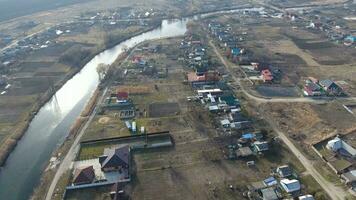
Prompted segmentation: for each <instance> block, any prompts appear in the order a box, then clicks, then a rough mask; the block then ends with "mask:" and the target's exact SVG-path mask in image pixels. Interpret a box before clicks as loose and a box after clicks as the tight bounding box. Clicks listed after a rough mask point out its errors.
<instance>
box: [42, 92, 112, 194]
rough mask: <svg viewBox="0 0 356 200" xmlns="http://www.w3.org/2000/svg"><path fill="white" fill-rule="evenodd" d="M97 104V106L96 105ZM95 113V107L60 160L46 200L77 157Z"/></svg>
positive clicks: (101, 99)
mask: <svg viewBox="0 0 356 200" xmlns="http://www.w3.org/2000/svg"><path fill="white" fill-rule="evenodd" d="M107 91H108V88H105V90H104V91H103V94H102V95H101V97H100V98H99V100H98V103H100V102H102V101H103V99H104V97H105V95H106V93H107ZM98 103H97V104H98ZM96 113H97V107H95V109H94V111H93V112H92V113H91V115H90V117H89V119H88V121H87V122H86V123H85V124H84V126H83V128H82V129H81V130H80V132H79V134H78V135H77V136H76V138H75V140H74V142H73V144H72V146H71V147H70V149H69V151H68V153H67V155H66V156H65V157H64V159H63V160H62V162H61V164H60V165H59V167H58V169H57V171H56V174H55V175H54V177H53V179H52V182H51V185H50V186H49V188H48V191H47V194H46V200H51V198H52V195H53V192H54V189H55V188H56V185H57V183H58V181H59V179H60V178H61V176H62V175H63V173H65V172H66V171H67V170H68V169H69V168H70V167H71V165H72V162H73V161H74V159H75V157H76V156H77V154H78V152H79V149H80V139H81V138H82V136H83V135H84V133H85V131H86V129H87V128H88V127H89V125H90V123H91V122H92V121H93V119H94V117H95V115H96Z"/></svg>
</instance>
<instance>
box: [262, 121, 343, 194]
mask: <svg viewBox="0 0 356 200" xmlns="http://www.w3.org/2000/svg"><path fill="white" fill-rule="evenodd" d="M265 119H266V120H267V122H268V123H269V124H270V125H271V127H272V129H273V131H274V132H276V133H277V134H278V137H279V138H280V139H281V140H282V141H283V142H284V143H285V144H286V145H287V146H288V147H289V149H290V150H291V151H292V153H293V154H294V155H295V156H296V157H297V158H298V160H299V161H300V162H301V163H302V164H303V166H304V167H305V169H306V172H307V173H308V174H310V175H312V176H313V178H314V179H315V180H316V182H318V183H319V185H320V186H321V187H322V188H323V189H324V191H325V192H326V193H327V194H328V195H329V196H330V197H331V199H335V200H344V199H346V197H347V194H348V193H347V192H346V191H345V190H343V189H342V188H341V187H337V186H335V185H334V184H333V183H331V182H329V181H328V180H326V179H325V178H324V177H323V176H322V175H321V174H320V173H319V172H318V170H317V169H316V168H315V167H314V165H313V162H312V161H310V160H309V159H307V158H306V157H305V156H304V155H303V153H302V152H300V151H299V149H298V148H297V147H295V145H294V144H293V143H292V142H291V141H290V140H289V138H288V137H287V136H286V135H285V134H284V133H283V132H281V131H280V130H279V129H278V128H277V127H276V125H275V122H274V120H272V119H269V118H265Z"/></svg>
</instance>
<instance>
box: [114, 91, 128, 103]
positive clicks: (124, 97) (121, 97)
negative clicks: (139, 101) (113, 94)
mask: <svg viewBox="0 0 356 200" xmlns="http://www.w3.org/2000/svg"><path fill="white" fill-rule="evenodd" d="M128 98H129V93H128V92H117V100H119V101H120V100H127V99H128Z"/></svg>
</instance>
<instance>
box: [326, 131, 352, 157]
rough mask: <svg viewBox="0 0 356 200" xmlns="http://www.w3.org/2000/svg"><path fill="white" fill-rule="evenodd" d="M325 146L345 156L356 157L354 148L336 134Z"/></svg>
mask: <svg viewBox="0 0 356 200" xmlns="http://www.w3.org/2000/svg"><path fill="white" fill-rule="evenodd" d="M326 148H328V149H330V150H332V151H333V152H335V153H340V154H341V155H344V156H346V157H351V158H356V149H354V148H353V147H352V146H350V145H349V144H347V143H346V142H344V141H343V140H341V139H340V138H339V137H337V136H336V137H335V138H334V139H332V140H330V141H329V142H328V143H327V144H326Z"/></svg>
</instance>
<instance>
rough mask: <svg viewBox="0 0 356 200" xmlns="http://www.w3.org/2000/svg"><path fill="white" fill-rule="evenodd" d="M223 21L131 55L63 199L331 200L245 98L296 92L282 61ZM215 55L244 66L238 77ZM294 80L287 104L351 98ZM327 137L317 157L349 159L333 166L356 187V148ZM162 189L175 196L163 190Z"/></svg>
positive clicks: (328, 84) (335, 88)
mask: <svg viewBox="0 0 356 200" xmlns="http://www.w3.org/2000/svg"><path fill="white" fill-rule="evenodd" d="M261 12H262V14H261ZM264 12H265V11H264V10H260V11H258V14H256V12H255V11H244V12H243V15H245V16H247V17H251V16H252V17H251V18H258V17H260V16H261V15H266V13H264ZM236 15H240V13H238V14H236ZM262 17H263V16H262ZM219 20H220V18H218V20H216V19H213V20H211V19H210V18H209V19H207V20H204V23H203V24H202V25H198V23H194V22H192V23H191V24H188V32H187V33H186V34H185V36H184V37H183V38H172V39H162V40H157V41H152V42H147V43H144V44H140V45H139V46H137V47H135V48H134V49H133V50H132V53H130V55H129V57H128V60H127V61H126V62H124V63H121V65H120V69H119V71H120V75H119V76H118V77H116V78H115V84H114V86H110V89H109V92H108V93H109V94H108V95H107V97H106V99H105V101H103V102H102V104H101V105H100V111H99V113H98V114H97V116H95V118H94V120H93V122H92V123H91V124H90V125H89V128H88V129H87V131H86V134H85V135H84V137H83V138H82V141H81V150H80V152H79V155H78V156H77V158H76V162H74V165H73V170H72V172H71V173H67V174H66V176H67V177H65V179H66V180H67V181H68V182H69V183H68V186H67V187H66V189H65V190H64V193H63V188H62V189H60V190H59V192H58V193H55V195H56V196H57V195H58V196H61V195H64V196H65V198H66V199H85V198H88V197H89V196H91V197H93V196H95V198H94V199H102V198H104V197H105V198H109V197H110V198H112V199H121V198H124V199H125V198H126V199H130V198H132V199H142V198H164V199H166V198H169V197H171V198H177V196H176V195H180V196H182V195H183V196H186V198H189V197H192V196H194V197H195V198H200V197H201V199H244V198H249V199H271V200H272V199H284V198H297V199H329V198H330V197H329V196H328V195H327V193H326V192H325V191H323V189H322V188H320V187H316V186H317V185H318V183H317V182H316V181H315V180H314V178H313V177H312V176H311V175H305V174H306V173H307V172H305V168H304V166H303V165H301V164H300V163H299V161H298V159H297V158H296V157H294V156H291V155H292V154H291V153H290V152H289V150H288V148H287V147H286V146H285V144H283V142H282V141H280V139H279V138H278V136H277V134H276V133H274V132H273V129H272V128H271V127H270V126H269V125H268V123H267V122H266V121H265V120H264V119H263V118H261V117H259V116H254V115H253V114H251V113H256V110H254V108H253V107H251V105H250V103H249V102H247V99H246V97H245V96H244V93H243V92H241V90H247V91H252V90H256V89H254V88H253V87H251V86H249V85H248V84H251V83H252V85H253V86H255V85H257V87H265V88H269V87H272V88H273V87H281V88H282V87H284V86H285V85H288V87H286V88H287V89H286V90H288V89H289V87H290V84H291V83H288V84H286V83H284V81H285V76H286V73H287V71H284V70H283V69H284V68H283V67H284V66H283V64H282V65H281V64H279V65H277V64H276V63H275V62H273V61H272V60H264V59H259V58H258V57H256V54H255V52H254V50H253V49H248V48H247V47H248V40H249V37H251V36H250V35H249V34H248V33H247V32H248V31H249V30H248V29H242V30H241V32H240V33H236V32H234V31H233V30H235V29H234V28H232V26H231V25H229V24H227V25H226V22H225V23H220V22H219ZM240 29H241V28H240ZM206 32H208V33H209V34H208V36H206V35H205V34H204V33H206ZM212 47H213V48H212ZM214 47H215V49H214ZM216 48H218V49H216ZM213 49H214V50H217V51H219V52H221V54H223V55H224V56H225V59H227V60H228V62H230V63H232V64H236V63H237V64H239V66H240V67H241V68H240V69H239V70H238V69H235V68H233V69H232V70H234V71H233V72H232V71H231V68H227V67H226V66H225V65H224V64H223V63H221V61H220V58H219V56H218V55H216V52H215V51H214V50H213ZM234 76H238V79H241V83H236V82H235V80H236V77H234ZM296 83H297V84H300V87H299V89H296V88H293V89H294V92H286V90H281V91H279V92H280V93H278V92H277V93H276V94H273V95H272V97H273V96H282V97H283V96H284V95H285V93H286V94H287V95H286V96H284V97H293V96H295V97H296V98H304V97H307V98H311V99H313V98H316V100H324V99H325V98H326V99H327V100H328V99H329V98H330V99H332V98H338V97H339V98H348V96H349V93H347V92H346V91H344V90H343V87H341V86H340V85H339V84H338V83H337V82H335V81H332V80H330V79H322V80H318V79H316V78H313V77H311V76H309V77H305V78H304V79H303V78H301V79H300V81H298V82H296ZM348 91H351V92H352V90H348ZM257 92H259V90H258V89H257V90H256V91H252V93H253V94H254V95H255V94H257ZM274 92H275V91H274ZM261 95H263V93H260V94H259V95H258V97H260V96H261ZM321 97H325V98H321ZM348 137H351V138H352V136H350V135H348ZM329 140H330V141H329V142H326V143H327V145H325V142H324V143H323V145H325V146H323V147H322V146H320V145H318V148H319V149H320V148H321V149H322V152H321V153H318V155H319V154H320V156H321V159H323V160H324V159H331V160H333V161H334V160H335V155H336V157H337V158H339V159H340V160H341V161H334V163H337V164H338V166H340V165H341V167H342V168H341V169H336V171H335V169H334V168H333V167H331V168H332V169H333V171H335V172H336V174H340V180H343V181H344V182H345V184H346V185H345V187H351V188H353V187H354V185H353V184H354V180H355V179H354V177H355V176H354V174H355V172H354V170H353V169H354V164H355V162H354V154H355V150H354V149H353V147H352V146H350V145H349V144H347V143H346V142H344V141H343V140H341V139H340V138H339V137H338V136H336V137H335V138H334V139H333V138H330V139H329ZM351 141H352V139H351ZM351 145H352V144H351ZM207 147H208V148H207ZM313 148H314V147H313ZM324 154H325V155H324ZM326 155H328V157H326ZM338 155H339V156H338ZM342 157H344V158H342ZM326 162H328V161H327V160H326ZM222 166H224V167H223V168H222ZM331 166H332V165H331ZM234 168H236V169H238V170H239V172H237V171H235V170H234ZM220 170H223V171H224V174H221V173H219V171H220ZM198 171H199V172H198ZM204 173H209V177H210V178H207V177H205V176H204ZM226 173H227V174H229V176H226ZM241 179H243V180H244V181H241ZM157 180H159V181H157ZM199 180H200V181H199ZM202 184H203V185H205V186H204V187H203V186H202ZM179 185H183V186H179ZM162 188H165V191H169V192H166V193H165V194H162V193H159V191H160V190H162ZM187 188H190V189H189V190H188V191H189V192H187V190H186V189H187ZM204 188H205V189H204ZM182 190H184V191H185V192H184V193H182V192H181V191H182ZM83 191H86V192H83ZM138 191H139V192H138ZM157 195H159V196H157ZM165 195H167V196H165Z"/></svg>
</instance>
